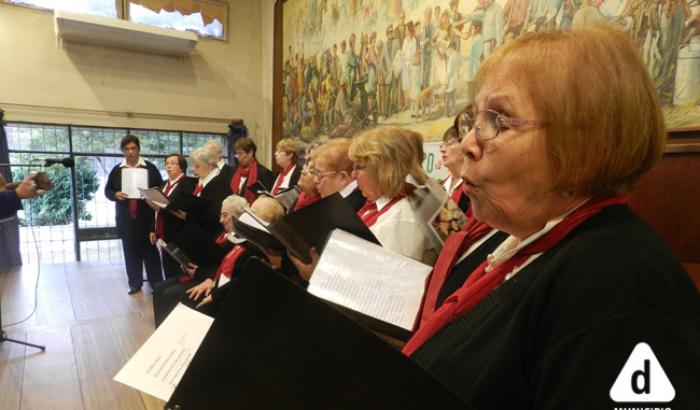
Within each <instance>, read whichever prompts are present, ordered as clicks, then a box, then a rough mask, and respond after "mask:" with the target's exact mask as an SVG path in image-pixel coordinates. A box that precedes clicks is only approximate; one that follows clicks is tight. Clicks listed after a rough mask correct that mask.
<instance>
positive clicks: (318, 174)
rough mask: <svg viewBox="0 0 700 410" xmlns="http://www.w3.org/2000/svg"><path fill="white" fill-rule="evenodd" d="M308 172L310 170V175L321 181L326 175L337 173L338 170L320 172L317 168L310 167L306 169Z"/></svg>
mask: <svg viewBox="0 0 700 410" xmlns="http://www.w3.org/2000/svg"><path fill="white" fill-rule="evenodd" d="M306 172H308V173H309V175H311V176H312V177H314V178H316V179H318V180H319V181H320V180H321V179H323V177H325V176H326V175H330V174H335V173H336V172H338V171H336V170H333V171H326V172H318V170H316V169H308V170H306Z"/></svg>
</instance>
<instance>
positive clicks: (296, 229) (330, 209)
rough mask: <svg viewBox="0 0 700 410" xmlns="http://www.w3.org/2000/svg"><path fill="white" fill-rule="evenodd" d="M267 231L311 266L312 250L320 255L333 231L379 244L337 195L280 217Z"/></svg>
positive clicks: (345, 202) (350, 208)
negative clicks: (340, 230)
mask: <svg viewBox="0 0 700 410" xmlns="http://www.w3.org/2000/svg"><path fill="white" fill-rule="evenodd" d="M267 229H268V230H269V231H270V233H271V234H273V235H274V236H275V237H276V238H277V239H279V241H280V242H282V244H284V246H285V247H286V248H287V249H288V250H289V251H290V252H291V253H292V254H294V256H296V257H297V258H299V259H301V261H302V262H304V263H311V254H310V251H311V248H312V247H315V248H316V250H317V251H318V253H319V254H321V252H322V251H323V247H324V245H325V244H326V241H327V240H328V237H329V236H330V234H331V232H332V231H333V230H334V229H342V230H344V231H345V232H348V233H351V234H353V235H355V236H359V237H360V238H362V239H365V240H367V241H370V242H373V243H376V244H379V241H378V240H377V238H376V237H375V236H374V234H372V232H371V231H370V230H369V228H367V225H365V223H364V222H362V219H360V217H359V216H357V214H356V213H355V211H354V210H353V209H352V207H351V206H350V205H349V204H348V203H347V201H346V200H345V199H344V198H343V197H342V196H340V194H337V193H336V194H333V195H331V196H329V197H326V198H323V199H321V200H320V201H318V202H314V203H313V204H311V205H309V206H306V207H304V208H302V209H300V210H298V211H295V212H292V213H291V214H289V215H286V216H284V217H283V218H282V219H280V220H278V221H277V222H275V223H272V224H270V225H269V226H268V227H267Z"/></svg>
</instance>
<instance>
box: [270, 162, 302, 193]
mask: <svg viewBox="0 0 700 410" xmlns="http://www.w3.org/2000/svg"><path fill="white" fill-rule="evenodd" d="M296 165H297V164H293V163H292V164H289V165H287V166H286V167H284V169H283V170H281V171H280V174H279V175H277V180H276V181H275V186H274V188H272V195H277V193H278V192H279V191H280V185H282V181H284V177H286V176H287V174H289V172H290V171H291V170H292V169H294V167H295V166H296Z"/></svg>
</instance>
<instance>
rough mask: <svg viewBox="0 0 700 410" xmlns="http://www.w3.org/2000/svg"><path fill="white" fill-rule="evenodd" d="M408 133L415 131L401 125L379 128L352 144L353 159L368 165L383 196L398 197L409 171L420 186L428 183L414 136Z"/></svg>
mask: <svg viewBox="0 0 700 410" xmlns="http://www.w3.org/2000/svg"><path fill="white" fill-rule="evenodd" d="M409 135H412V134H409V133H407V132H406V130H402V129H399V128H389V127H378V128H374V129H371V130H369V131H365V132H363V133H361V134H359V135H358V136H356V137H355V138H353V140H352V142H351V143H350V148H349V151H348V156H349V157H350V160H352V161H353V162H361V163H363V164H364V165H366V166H367V169H366V171H367V172H368V173H369V175H370V178H371V179H372V181H373V182H374V184H375V186H376V187H377V189H378V191H379V193H380V194H381V195H385V196H387V197H389V198H395V197H397V196H399V195H400V194H402V193H404V192H405V190H406V176H407V175H409V174H410V175H412V176H413V177H414V179H415V180H416V182H417V183H418V184H419V185H423V184H425V182H426V175H425V172H424V171H423V170H422V168H421V167H420V166H421V165H420V162H419V158H420V157H421V153H420V152H417V145H416V144H415V143H414V142H415V141H414V140H413V138H415V136H411V137H409ZM418 135H420V134H418ZM411 141H414V142H413V143H412V142H411ZM421 152H422V149H421Z"/></svg>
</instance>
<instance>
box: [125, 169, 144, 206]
mask: <svg viewBox="0 0 700 410" xmlns="http://www.w3.org/2000/svg"><path fill="white" fill-rule="evenodd" d="M139 188H142V189H146V188H148V170H147V169H146V168H126V167H125V168H122V189H121V191H122V192H124V193H126V194H127V195H129V198H130V199H139V198H141V192H139Z"/></svg>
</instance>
